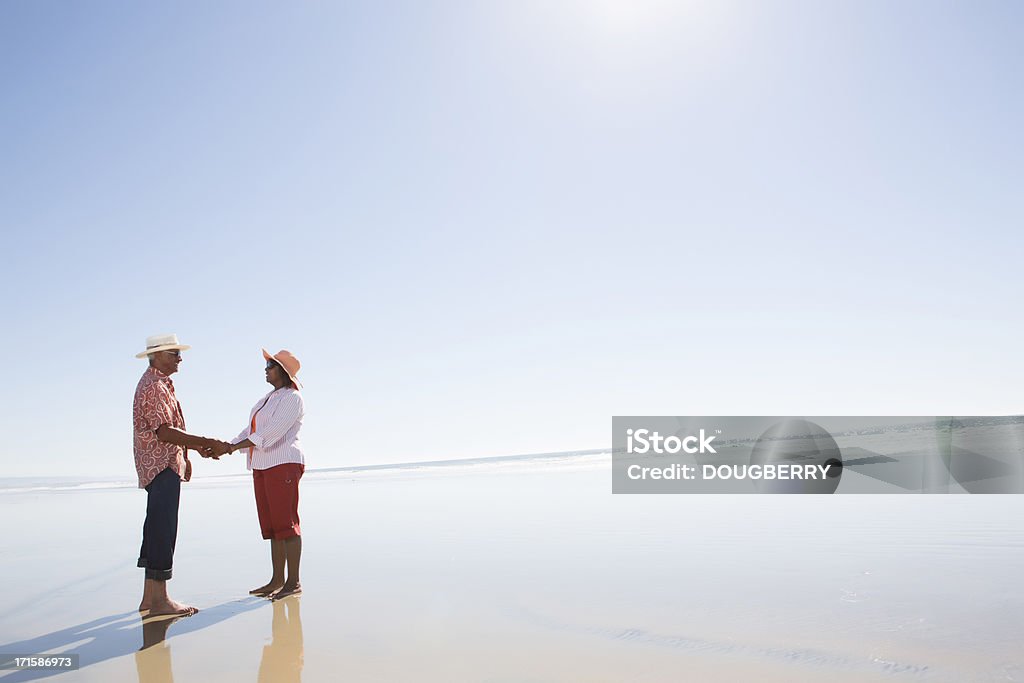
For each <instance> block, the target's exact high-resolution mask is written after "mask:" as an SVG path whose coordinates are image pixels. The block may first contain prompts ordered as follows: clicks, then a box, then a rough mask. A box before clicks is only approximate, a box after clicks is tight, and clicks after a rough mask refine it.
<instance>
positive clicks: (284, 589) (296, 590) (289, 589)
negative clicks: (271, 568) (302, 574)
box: [270, 582, 302, 600]
mask: <svg viewBox="0 0 1024 683" xmlns="http://www.w3.org/2000/svg"><path fill="white" fill-rule="evenodd" d="M290 595H302V584H301V583H291V582H289V583H286V584H285V585H283V586H281V590H279V591H277V592H276V593H274V594H273V595H271V596H270V599H271V600H280V599H282V598H287V597H288V596H290Z"/></svg>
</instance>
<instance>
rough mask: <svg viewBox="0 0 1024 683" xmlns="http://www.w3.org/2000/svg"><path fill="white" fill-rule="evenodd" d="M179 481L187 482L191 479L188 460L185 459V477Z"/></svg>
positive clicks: (190, 467) (190, 462)
mask: <svg viewBox="0 0 1024 683" xmlns="http://www.w3.org/2000/svg"><path fill="white" fill-rule="evenodd" d="M181 479H182V481H189V480H191V479H192V461H191V460H189V459H188V458H185V476H183V477H182V478H181Z"/></svg>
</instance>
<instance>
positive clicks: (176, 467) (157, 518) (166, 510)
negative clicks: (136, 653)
mask: <svg viewBox="0 0 1024 683" xmlns="http://www.w3.org/2000/svg"><path fill="white" fill-rule="evenodd" d="M189 348H191V347H189V346H186V345H184V344H179V343H178V337H177V335H173V334H166V335H157V336H154V337H149V338H148V339H146V350H145V351H143V352H142V353H139V354H137V355H136V358H148V359H149V367H148V368H146V371H145V372H144V373H142V379H140V380H139V384H138V386H137V387H136V388H135V405H134V410H133V414H134V415H133V417H134V420H133V421H134V431H135V443H134V445H135V469H136V470H137V472H138V475H139V488H141V489H145V490H146V493H147V494H148V496H149V497H148V500H147V502H146V522H145V524H144V525H143V527H142V549H141V550H140V551H139V564H138V566H139V567H143V568H144V569H145V570H146V582H145V586H144V589H143V593H142V603H141V604H140V605H139V611H140V612H146V611H148V612H149V614H150V615H152V616H155V615H163V614H176V615H183V616H190V615H192V614H195V613H196V612H197V611H198V610H197V609H196V608H195V607H190V606H188V605H182V604H181V603H179V602H176V601H174V600H172V599H171V598H170V597H169V596H168V595H167V580H168V579H170V578H171V565H172V563H173V559H174V542H175V540H176V539H177V536H178V500H179V495H180V493H181V481H182V480H183V479H184V480H185V481H188V480H189V479H191V478H192V463H191V462H190V461H189V459H188V450H189V449H192V450H195V451H199V452H200V453H201V454H202V455H203V456H204V457H207V456H209V455H211V454H212V453H213V452H214V451H215V450H217V449H221V448H222V447H224V446H226V445H227V444H225V442H223V441H217V440H215V439H208V438H205V437H201V436H194V435H192V434H188V433H186V432H185V418H184V417H183V416H182V414H181V404H180V403H178V399H177V397H175V395H174V383H173V382H172V381H171V375H173V374H174V373H175V372H177V371H178V365H179V364H180V363H181V352H182V351H185V350H187V349H189Z"/></svg>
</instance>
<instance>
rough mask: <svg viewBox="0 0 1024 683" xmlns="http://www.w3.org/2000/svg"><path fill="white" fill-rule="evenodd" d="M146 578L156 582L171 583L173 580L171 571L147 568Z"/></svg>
mask: <svg viewBox="0 0 1024 683" xmlns="http://www.w3.org/2000/svg"><path fill="white" fill-rule="evenodd" d="M146 578H147V579H154V580H156V581H169V580H170V579H171V570H170V569H149V568H148V567H147V568H146Z"/></svg>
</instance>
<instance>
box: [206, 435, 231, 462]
mask: <svg viewBox="0 0 1024 683" xmlns="http://www.w3.org/2000/svg"><path fill="white" fill-rule="evenodd" d="M206 441H207V443H205V444H203V447H202V449H201V450H200V453H201V454H202V456H203V457H204V458H213V459H214V460H220V456H222V455H225V454H227V453H230V452H231V449H232V446H231V444H230V443H228V442H227V441H220V440H219V439H207V440H206Z"/></svg>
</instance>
